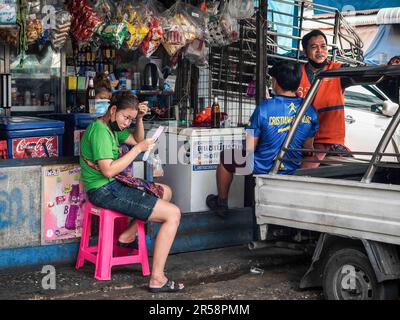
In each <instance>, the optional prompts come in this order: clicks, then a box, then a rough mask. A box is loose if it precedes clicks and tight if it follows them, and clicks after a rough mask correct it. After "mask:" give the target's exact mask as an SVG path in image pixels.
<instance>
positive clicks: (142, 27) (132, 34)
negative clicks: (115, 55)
mask: <svg viewBox="0 0 400 320" xmlns="http://www.w3.org/2000/svg"><path fill="white" fill-rule="evenodd" d="M142 14H143V8H142V7H140V6H136V7H133V6H132V5H130V4H129V5H128V6H127V7H126V14H125V16H124V20H125V21H126V26H127V29H128V32H127V35H126V45H127V46H128V48H129V49H131V50H136V49H137V48H138V47H139V45H140V44H141V43H142V41H143V40H144V38H145V37H146V36H147V34H148V33H149V28H148V27H147V26H146V24H145V23H144V22H143V21H142V19H141V16H142Z"/></svg>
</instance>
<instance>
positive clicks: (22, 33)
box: [17, 0, 28, 68]
mask: <svg viewBox="0 0 400 320" xmlns="http://www.w3.org/2000/svg"><path fill="white" fill-rule="evenodd" d="M17 5H18V9H17V24H18V25H19V41H18V52H17V53H18V55H20V62H19V67H20V68H22V67H23V65H24V60H25V52H26V50H27V49H28V38H27V34H26V12H27V2H26V0H18V2H17Z"/></svg>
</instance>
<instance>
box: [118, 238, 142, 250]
mask: <svg viewBox="0 0 400 320" xmlns="http://www.w3.org/2000/svg"><path fill="white" fill-rule="evenodd" d="M117 246H118V247H122V248H129V249H136V250H138V249H139V243H138V241H137V239H135V240H133V241H132V242H121V241H118V242H117Z"/></svg>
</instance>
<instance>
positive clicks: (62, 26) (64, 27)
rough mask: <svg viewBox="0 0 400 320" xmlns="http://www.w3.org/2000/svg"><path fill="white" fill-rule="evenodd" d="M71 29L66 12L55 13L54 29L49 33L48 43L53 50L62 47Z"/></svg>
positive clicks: (68, 15) (69, 16)
mask: <svg viewBox="0 0 400 320" xmlns="http://www.w3.org/2000/svg"><path fill="white" fill-rule="evenodd" d="M70 28H71V15H70V14H69V13H68V11H64V10H62V11H58V12H56V27H55V29H54V30H52V32H51V37H50V41H51V44H52V46H53V48H54V49H59V48H61V47H63V46H64V44H65V42H66V41H67V38H68V33H69V30H70Z"/></svg>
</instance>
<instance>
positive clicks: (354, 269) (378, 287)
mask: <svg viewBox="0 0 400 320" xmlns="http://www.w3.org/2000/svg"><path fill="white" fill-rule="evenodd" d="M323 289H324V296H325V299H328V300H391V299H397V298H398V285H397V283H396V282H395V281H386V282H381V283H379V282H378V281H377V279H376V276H375V272H374V270H373V269H372V266H371V264H370V262H369V259H368V257H367V256H366V254H365V253H364V252H362V251H361V250H360V249H357V248H354V249H353V248H352V249H349V248H346V249H340V250H338V251H336V252H334V253H333V255H332V256H331V257H330V258H329V259H328V261H327V262H326V265H325V268H324V273H323Z"/></svg>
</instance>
